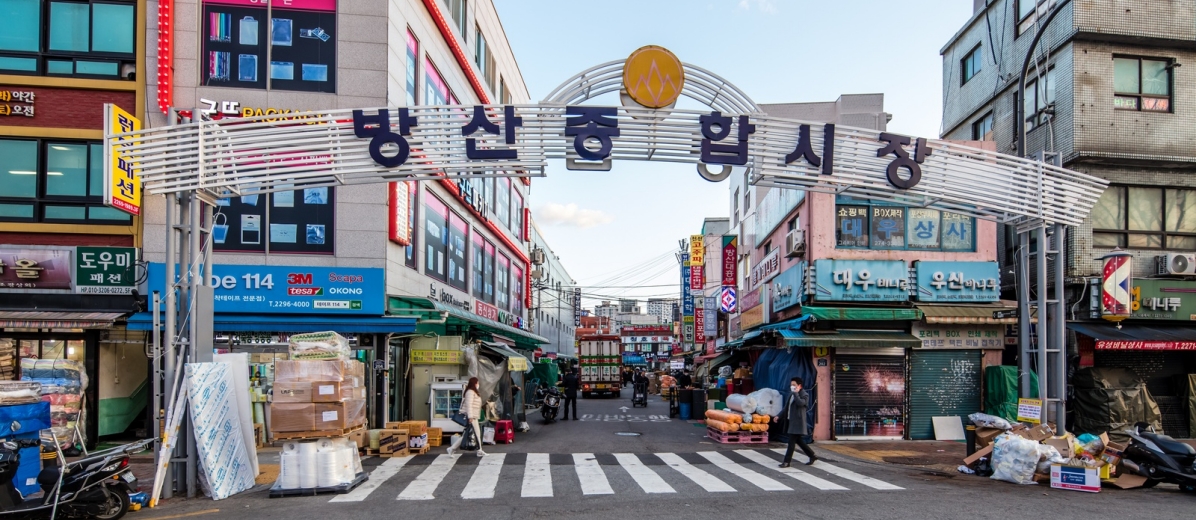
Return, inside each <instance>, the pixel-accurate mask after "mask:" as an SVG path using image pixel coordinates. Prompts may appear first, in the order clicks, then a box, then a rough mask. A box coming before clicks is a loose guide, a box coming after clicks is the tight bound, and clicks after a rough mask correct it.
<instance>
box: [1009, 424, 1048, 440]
mask: <svg viewBox="0 0 1196 520" xmlns="http://www.w3.org/2000/svg"><path fill="white" fill-rule="evenodd" d="M1011 431H1013V430H1011ZM1014 433H1015V434H1017V435H1020V436H1022V437H1024V438H1026V439H1030V440H1032V441H1035V442H1042V441H1044V440H1047V439H1049V438H1051V437H1053V436H1054V435H1055V431H1054V430H1053V429H1051V427H1050V425H1047V424H1040V425H1038V426H1035V427H1033V428H1022V429H1020V430H1016V431H1014Z"/></svg>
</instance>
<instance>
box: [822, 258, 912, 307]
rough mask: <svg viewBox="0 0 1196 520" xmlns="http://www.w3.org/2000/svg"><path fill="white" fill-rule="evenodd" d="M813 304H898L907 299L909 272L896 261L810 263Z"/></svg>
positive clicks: (825, 260) (827, 260)
mask: <svg viewBox="0 0 1196 520" xmlns="http://www.w3.org/2000/svg"><path fill="white" fill-rule="evenodd" d="M814 279H815V283H813V284H811V285H812V287H811V290H812V291H813V292H814V300H816V301H865V302H902V301H906V300H908V299H909V270H908V269H907V268H906V267H905V262H902V261H900V260H831V259H820V260H815V261H814Z"/></svg>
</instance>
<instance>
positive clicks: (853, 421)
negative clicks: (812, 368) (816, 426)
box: [834, 349, 905, 439]
mask: <svg viewBox="0 0 1196 520" xmlns="http://www.w3.org/2000/svg"><path fill="white" fill-rule="evenodd" d="M845 350H847V349H838V352H844V351H845ZM870 350H871V349H870ZM878 350H879V349H878ZM891 350H892V352H893V353H894V354H895V355H878V354H877V353H868V354H862V353H858V354H852V353H847V354H843V353H836V354H835V367H834V368H835V370H834V385H835V386H834V388H835V392H834V393H835V409H834V410H835V417H834V423H835V438H837V439H840V438H850V437H896V438H900V437H901V436H902V435H903V434H904V431H905V424H904V414H905V356H904V353H905V351H904V350H902V349H891Z"/></svg>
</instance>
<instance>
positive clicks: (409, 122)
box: [353, 108, 418, 168]
mask: <svg viewBox="0 0 1196 520" xmlns="http://www.w3.org/2000/svg"><path fill="white" fill-rule="evenodd" d="M417 124H418V121H417V119H416V118H415V117H412V116H409V115H408V111H407V109H406V108H400V109H399V133H397V134H396V133H394V132H392V131H390V110H387V109H379V110H378V114H377V115H372V116H367V115H365V113H364V112H362V111H361V110H354V111H353V135H356V136H357V137H372V138H373V139H370V157H371V158H373V159H374V162H376V163H378V164H380V165H382V166H385V167H387V168H395V167H398V166H402V165H403V163H405V162H407V158H408V157H409V156H410V155H411V145H410V144H409V143H408V142H407V139H405V138H404V137H403V136H409V135H411V127H413V126H416V125H417ZM387 143H389V144H393V145H395V146H397V147H398V148H399V151H398V153H396V154H395V155H393V156H390V157H387V156H386V155H383V154H382V145H385V144H387Z"/></svg>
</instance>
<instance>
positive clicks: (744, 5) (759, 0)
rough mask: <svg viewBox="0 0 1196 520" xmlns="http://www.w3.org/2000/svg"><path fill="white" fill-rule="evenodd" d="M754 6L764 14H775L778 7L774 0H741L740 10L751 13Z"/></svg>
mask: <svg viewBox="0 0 1196 520" xmlns="http://www.w3.org/2000/svg"><path fill="white" fill-rule="evenodd" d="M752 5H755V6H756V8H757V9H759V10H760V12H762V13H768V14H775V13H776V12H777V5H776V4H775V3H773V1H772V0H739V9H741V10H743V11H751V10H752Z"/></svg>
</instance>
